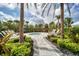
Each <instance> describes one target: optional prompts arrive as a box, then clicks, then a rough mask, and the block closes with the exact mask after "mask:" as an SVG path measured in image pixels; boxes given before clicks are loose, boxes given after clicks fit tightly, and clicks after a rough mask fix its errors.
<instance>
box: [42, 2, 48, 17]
mask: <svg viewBox="0 0 79 59" xmlns="http://www.w3.org/2000/svg"><path fill="white" fill-rule="evenodd" d="M48 5H49V3H47V4H46V5H45V7H44V9H43V11H42V14H41V16H43V15H44V12H45V10H46V7H47V6H48Z"/></svg>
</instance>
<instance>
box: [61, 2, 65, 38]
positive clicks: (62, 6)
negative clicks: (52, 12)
mask: <svg viewBox="0 0 79 59" xmlns="http://www.w3.org/2000/svg"><path fill="white" fill-rule="evenodd" d="M60 7H61V9H60V10H61V15H60V18H61V38H64V3H61V4H60Z"/></svg>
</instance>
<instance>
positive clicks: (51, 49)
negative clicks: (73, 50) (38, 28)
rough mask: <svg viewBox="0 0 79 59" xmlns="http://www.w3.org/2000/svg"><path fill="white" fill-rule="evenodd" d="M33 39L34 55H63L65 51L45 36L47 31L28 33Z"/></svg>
mask: <svg viewBox="0 0 79 59" xmlns="http://www.w3.org/2000/svg"><path fill="white" fill-rule="evenodd" d="M28 35H29V36H31V38H32V40H33V49H34V54H33V55H34V56H62V55H63V53H62V52H61V51H60V50H59V49H58V48H57V47H56V46H55V45H53V44H51V42H49V41H48V40H47V39H46V38H45V37H46V36H47V33H40V32H37V33H28Z"/></svg>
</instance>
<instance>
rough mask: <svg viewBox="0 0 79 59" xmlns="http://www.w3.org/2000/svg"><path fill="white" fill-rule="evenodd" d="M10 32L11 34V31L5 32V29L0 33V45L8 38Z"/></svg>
mask: <svg viewBox="0 0 79 59" xmlns="http://www.w3.org/2000/svg"><path fill="white" fill-rule="evenodd" d="M12 34H13V31H7V32H6V33H5V31H2V32H1V33H0V44H1V45H2V44H5V43H6V42H7V41H8V40H9V38H10V37H11V35H12Z"/></svg>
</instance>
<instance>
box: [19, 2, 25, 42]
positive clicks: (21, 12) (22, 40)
mask: <svg viewBox="0 0 79 59" xmlns="http://www.w3.org/2000/svg"><path fill="white" fill-rule="evenodd" d="M23 25H24V3H21V4H20V27H19V32H20V39H19V42H20V43H23V42H24V39H23V33H24V31H23Z"/></svg>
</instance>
